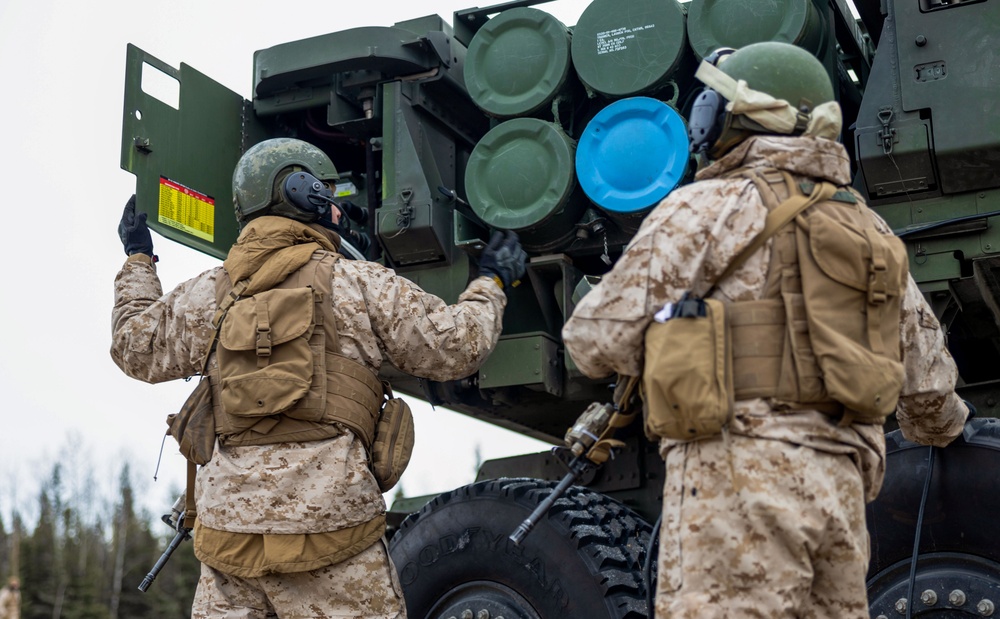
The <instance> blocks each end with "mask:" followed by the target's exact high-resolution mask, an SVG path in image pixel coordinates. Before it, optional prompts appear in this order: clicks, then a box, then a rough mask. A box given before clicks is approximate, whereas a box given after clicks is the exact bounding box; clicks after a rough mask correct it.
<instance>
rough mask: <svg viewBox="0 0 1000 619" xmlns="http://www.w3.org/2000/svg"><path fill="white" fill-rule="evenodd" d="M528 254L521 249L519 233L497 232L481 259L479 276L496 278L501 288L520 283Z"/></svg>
mask: <svg viewBox="0 0 1000 619" xmlns="http://www.w3.org/2000/svg"><path fill="white" fill-rule="evenodd" d="M527 260H528V254H526V253H525V252H524V250H523V249H521V243H520V242H519V241H518V240H517V233H516V232H511V231H509V230H508V231H506V232H501V231H500V230H497V231H495V232H494V233H493V236H492V237H491V238H490V243H489V245H487V246H486V249H484V250H483V253H482V255H481V256H480V257H479V275H481V276H482V275H485V276H486V277H492V278H494V279H495V280H496V281H497V283H498V284H500V287H501V288H506V287H507V286H510V285H511V284H513V283H515V282H517V281H519V279H520V277H521V276H522V275H524V263H525V262H526V261H527Z"/></svg>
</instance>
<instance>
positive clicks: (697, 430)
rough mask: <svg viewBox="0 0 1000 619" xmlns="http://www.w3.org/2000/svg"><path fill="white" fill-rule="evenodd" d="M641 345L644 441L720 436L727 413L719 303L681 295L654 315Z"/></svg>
mask: <svg viewBox="0 0 1000 619" xmlns="http://www.w3.org/2000/svg"><path fill="white" fill-rule="evenodd" d="M645 340H646V342H645V344H646V353H645V370H644V371H643V376H642V382H643V397H644V400H645V411H644V412H645V430H646V436H647V437H649V438H650V439H651V440H656V439H659V438H670V439H677V440H696V439H701V438H707V437H710V436H713V435H715V434H718V433H719V432H721V431H722V428H723V426H725V425H726V424H727V423H728V422H729V420H730V417H731V416H732V412H733V378H732V355H731V353H730V348H729V337H728V333H727V325H726V312H725V306H724V305H723V303H722V302H721V301H717V300H715V299H697V298H691V297H690V295H689V294H688V293H685V295H684V297H683V298H682V299H681V300H680V301H679V302H678V303H676V304H668V305H667V306H666V307H664V308H663V310H661V311H660V312H658V313H657V314H656V316H655V317H654V320H653V322H652V323H651V324H650V326H649V328H648V329H647V330H646V336H645Z"/></svg>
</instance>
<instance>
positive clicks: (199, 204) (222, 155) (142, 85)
mask: <svg viewBox="0 0 1000 619" xmlns="http://www.w3.org/2000/svg"><path fill="white" fill-rule="evenodd" d="M265 137H266V135H264V132H263V129H262V128H261V126H260V122H259V121H258V120H257V119H256V117H255V116H254V115H253V113H252V111H251V103H250V101H247V100H246V99H244V98H243V97H241V96H240V95H238V94H236V93H235V92H233V91H231V90H229V89H228V88H226V87H225V86H223V85H221V84H219V83H218V82H216V81H214V80H212V79H210V78H209V77H207V76H205V75H204V74H202V73H200V72H198V71H197V70H195V69H193V68H191V67H189V66H187V65H186V64H183V63H181V65H180V69H179V70H178V69H174V68H173V67H170V66H168V65H167V64H165V63H163V62H161V61H160V60H158V59H156V58H154V57H153V56H150V55H149V54H147V53H146V52H144V51H143V50H141V49H139V48H138V47H135V46H134V45H129V46H128V52H127V60H126V68H125V108H124V111H123V114H122V148H121V166H122V169H124V170H127V171H128V172H131V173H132V174H135V177H136V209H137V210H138V211H139V212H143V213H146V214H147V215H148V220H147V221H148V222H149V226H150V228H152V229H153V230H155V231H156V232H158V233H159V234H161V235H163V236H165V237H167V238H169V239H171V240H174V241H177V242H178V243H181V244H183V245H186V246H188V247H193V248H195V249H198V250H199V251H202V252H205V253H207V254H209V255H212V256H216V257H218V258H224V257H225V255H226V253H227V252H228V251H229V247H230V246H231V245H232V244H233V242H234V241H235V240H236V235H237V228H236V219H235V218H234V217H233V209H232V204H233V201H232V186H231V183H232V174H233V168H234V167H235V165H236V162H237V160H238V159H239V158H240V155H241V154H242V153H243V151H244V150H246V149H247V148H249V147H250V146H252V145H253V144H255V143H257V142H259V141H261V140H263V139H264V138H265Z"/></svg>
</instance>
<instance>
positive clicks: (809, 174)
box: [563, 136, 967, 500]
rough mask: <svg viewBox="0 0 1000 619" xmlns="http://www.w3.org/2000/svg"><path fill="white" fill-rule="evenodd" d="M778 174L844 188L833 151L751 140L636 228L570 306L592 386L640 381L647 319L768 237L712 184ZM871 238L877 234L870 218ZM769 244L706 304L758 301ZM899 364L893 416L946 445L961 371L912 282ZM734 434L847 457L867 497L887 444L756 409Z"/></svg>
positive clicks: (819, 143) (754, 403) (754, 196)
mask: <svg viewBox="0 0 1000 619" xmlns="http://www.w3.org/2000/svg"><path fill="white" fill-rule="evenodd" d="M743 166H750V167H753V166H760V167H770V168H778V169H781V170H786V171H788V172H790V173H791V174H792V175H794V176H798V177H806V178H808V179H821V180H828V181H830V182H832V183H834V184H836V185H848V184H849V183H850V180H851V179H850V164H849V159H848V156H847V153H846V151H845V150H844V148H843V146H842V145H840V144H839V143H836V142H833V141H830V140H825V139H822V138H813V137H779V136H756V137H753V138H751V139H748V140H746V141H744V142H743V143H741V144H740V145H739V146H737V147H736V148H735V149H733V150H732V151H731V152H729V153H728V154H726V155H725V156H724V157H723V158H721V159H720V160H718V161H716V162H714V163H713V164H712V165H711V166H709V167H707V168H705V169H703V170H701V171H700V172H699V173H698V175H697V177H696V180H698V181H699V182H696V183H692V184H690V185H686V186H683V187H680V188H678V189H676V190H674V191H673V192H672V193H671V194H670V195H669V196H668V197H667V198H666V199H665V200H664V201H663V202H661V203H660V205H659V206H657V207H656V208H655V209H654V210H653V211H652V212H651V213H650V214H649V215H648V216H647V217H646V219H645V220H644V221H643V224H642V226H641V228H640V230H639V231H638V233H637V234H636V235H635V237H634V238H633V239H632V241H631V243H630V244H629V246H628V248H627V249H626V251H625V253H624V254H623V255H622V256H621V258H620V259H619V260H618V261H617V263H616V264H615V266H614V268H613V269H612V270H611V272H610V273H608V274H607V275H606V276H605V277H604V278H603V279H602V281H601V283H600V284H598V285H597V286H596V287H595V288H594V289H593V290H592V291H591V292H590V293H589V294H587V295H586V296H585V297H584V298H583V299H582V300H581V302H580V303H579V305H577V307H576V310H575V311H574V313H573V316H572V318H571V319H570V320H569V321H568V322H567V323H566V326H565V328H564V329H563V339H564V341H565V343H566V348H567V350H568V351H569V353H570V354H571V356H572V357H573V360H574V361H575V362H576V364H577V365H578V366H579V368H580V370H581V371H582V372H583V373H584V374H586V375H588V376H591V377H595V378H596V377H603V376H607V375H609V374H611V373H614V372H618V373H621V374H625V375H633V376H635V375H640V374H641V371H642V363H643V336H644V333H645V330H646V327H647V326H648V325H649V323H650V321H651V320H652V316H653V314H654V313H655V312H656V311H657V310H659V309H660V308H662V307H663V305H664V304H665V303H667V302H673V301H677V300H678V299H679V298H680V297H681V295H682V294H683V293H684V292H685V291H687V290H689V289H693V290H694V291H695V293H697V294H702V293H704V292H705V291H706V290H707V289H708V288H709V287H710V285H711V283H712V282H714V280H715V278H717V277H718V276H719V275H720V274H721V273H722V272H723V271H724V270H725V269H726V267H727V266H728V265H729V263H730V262H731V261H732V260H733V259H734V258H735V257H736V256H737V255H738V254H739V252H740V251H741V250H742V249H743V248H744V247H745V246H746V245H747V244H749V242H750V241H751V239H753V237H754V236H756V235H757V234H758V233H759V232H760V231H761V230H762V229H763V227H764V220H765V218H766V216H767V209H766V207H765V206H764V204H763V202H762V201H761V198H760V196H759V194H758V192H757V190H756V188H755V186H754V184H753V182H752V181H750V180H749V179H744V178H726V179H722V178H718V177H720V176H721V175H723V174H725V173H726V172H728V171H730V170H733V169H736V168H739V167H743ZM872 217H874V218H875V219H876V221H877V224H878V225H879V227H880V228H881V229H882V230H884V231H888V230H889V229H888V227H887V226H886V224H885V222H883V221H882V220H881V219H879V218H878V217H877V216H876V215H875V214H874V213H872ZM770 248H771V241H770V240H768V241H767V243H766V244H765V246H764V247H763V248H761V249H760V250H758V251H757V252H755V253H754V254H753V255H751V256H750V257H749V258H748V259H747V260H746V261H745V262H744V263H743V264H742V265H741V266H740V267H739V268H738V269H736V271H735V273H734V274H733V275H731V276H730V277H728V278H727V279H726V280H725V281H723V282H721V283H720V284H719V285H718V287H717V288H716V289H715V290H714V291H713V292H712V294H711V296H712V297H713V298H716V299H720V300H723V301H748V300H754V299H758V298H760V297H761V295H762V293H763V287H764V283H765V280H766V277H767V268H768V262H769V256H770ZM900 340H901V344H900V345H901V348H902V360H903V364H904V367H905V372H906V379H905V382H904V384H903V389H902V394H901V396H900V399H899V405H898V409H897V415H898V419H899V423H900V427H901V429H902V430H903V434H904V435H905V436H906V437H907V438H909V439H911V440H919V441H921V442H925V443H929V444H935V445H945V444H947V443H948V442H950V440H951V439H953V438H954V437H955V436H957V435H958V434H959V433H960V432H961V430H962V427H963V424H964V421H965V417H966V412H967V411H966V408H965V406H964V404H962V402H961V400H960V399H959V398H958V396H957V395H955V393H954V391H953V389H954V385H955V380H956V377H957V370H956V367H955V364H954V361H953V360H952V358H951V355H950V354H949V353H948V351H947V349H946V348H945V343H944V337H943V334H942V332H941V330H940V328H939V325H938V322H937V320H936V319H935V317H934V314H933V312H932V310H931V309H930V307H929V306H928V305H927V303H926V302H925V300H924V299H923V297H922V295H921V293H920V291H919V290H918V288H917V286H916V283H915V282H914V281H913V279H912V278H910V280H909V284H908V286H907V289H906V293H905V297H904V299H903V303H902V316H901V321H900ZM730 431H731V432H732V433H734V434H740V435H745V436H750V437H760V438H771V439H778V440H784V441H787V442H790V443H793V444H799V445H806V446H809V447H812V448H814V449H818V450H821V451H826V452H829V453H834V454H847V455H850V456H851V457H852V458H853V459H854V461H855V464H856V465H857V466H858V468H859V470H860V471H861V472H862V475H863V477H864V481H865V496H866V498H867V499H868V500H872V499H874V497H875V496H876V495H877V494H878V490H879V488H880V487H881V483H882V477H883V473H884V462H885V442H884V439H883V436H882V428H881V426H878V425H868V426H865V425H860V424H854V425H852V426H850V427H846V428H843V427H838V426H836V425H834V424H831V423H830V421H829V418H827V417H825V416H824V415H822V414H821V413H818V412H811V411H804V412H798V413H794V414H775V413H773V412H772V411H771V410H770V408H769V406H768V404H767V402H766V401H765V400H762V399H755V400H744V401H740V402H737V404H736V410H735V416H734V420H733V422H732V424H731V426H730Z"/></svg>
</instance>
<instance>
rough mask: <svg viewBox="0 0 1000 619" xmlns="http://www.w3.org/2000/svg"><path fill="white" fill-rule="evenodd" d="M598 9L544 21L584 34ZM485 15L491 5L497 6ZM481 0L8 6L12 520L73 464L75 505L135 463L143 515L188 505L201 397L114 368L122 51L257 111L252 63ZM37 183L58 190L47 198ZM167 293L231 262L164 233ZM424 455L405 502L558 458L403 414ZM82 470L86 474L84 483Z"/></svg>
mask: <svg viewBox="0 0 1000 619" xmlns="http://www.w3.org/2000/svg"><path fill="white" fill-rule="evenodd" d="M588 3H589V2H588V0H554V1H552V2H549V3H545V4H540V5H538V7H537V8H541V9H543V10H545V11H547V12H549V13H551V14H552V15H554V16H555V17H557V18H559V19H560V20H561V21H563V22H564V23H565V24H566V25H568V26H569V25H573V24H575V23H576V20H577V19H578V18H579V16H580V14H581V13H582V12H583V10H584V9H585V8H586V6H587V4H588ZM484 4H485V5H486V6H488V5H490V4H492V2H488V3H484ZM470 6H476V4H475V2H474V1H472V0H365V1H364V2H344V1H343V0H338V1H331V0H324V1H316V0H300V1H298V2H294V3H288V4H284V3H275V2H261V1H259V0H244V1H241V2H232V1H229V0H139V1H130V2H126V1H123V0H96V1H95V2H77V1H71V0H34V1H33V2H30V3H29V2H27V1H26V0H0V66H2V67H3V70H4V76H5V79H4V83H3V84H2V85H0V93H2V96H0V118H2V119H3V123H4V128H3V129H2V133H3V136H4V140H3V142H4V148H3V150H2V151H0V152H2V153H3V154H2V159H3V161H2V165H0V188H3V190H6V191H9V192H10V193H8V194H7V196H6V198H4V199H3V203H4V205H5V206H4V209H3V211H2V213H3V214H2V219H0V221H2V222H3V235H4V236H5V239H4V240H3V241H2V242H0V262H2V264H3V273H4V274H3V276H2V278H0V281H2V282H3V287H2V292H0V332H2V334H3V335H2V336H0V342H2V343H0V421H2V425H0V516H2V517H3V520H4V522H5V523H9V522H10V520H9V514H10V510H11V509H12V507H14V506H17V507H18V508H19V509H21V510H22V513H24V514H25V515H27V516H28V517H30V516H31V510H32V509H33V508H34V506H36V505H37V495H38V491H39V485H38V484H39V481H40V480H42V479H44V478H46V477H47V476H48V474H49V472H50V471H51V469H52V463H53V462H56V461H59V462H64V463H68V464H69V465H70V466H68V467H67V469H68V470H66V471H64V475H65V480H66V481H65V483H66V486H67V487H68V488H69V490H70V491H72V492H87V491H88V490H94V489H104V490H105V491H106V492H109V493H113V490H114V488H116V487H117V480H118V471H119V468H120V466H121V463H122V462H123V461H124V462H128V463H129V464H130V467H131V468H132V473H133V476H132V478H133V480H134V483H135V484H136V485H137V487H136V490H137V494H138V498H139V500H140V502H141V504H142V505H144V506H145V507H147V508H148V509H150V510H152V511H153V513H162V511H164V510H166V509H167V508H169V505H170V503H172V502H173V498H174V497H175V496H176V494H175V493H176V492H179V491H180V489H182V488H183V483H184V482H183V479H184V472H185V461H184V459H183V458H182V457H181V456H180V455H179V454H178V453H177V450H176V446H175V444H173V443H172V439H168V442H167V443H166V444H165V445H164V449H163V456H162V461H161V463H160V466H159V473H158V475H157V479H156V481H154V473H155V472H156V467H157V459H158V454H159V452H160V447H161V442H162V439H163V436H164V432H165V430H166V424H165V421H164V420H165V418H166V416H167V414H169V413H172V412H175V411H176V410H177V409H178V408H179V407H180V405H181V403H182V402H183V401H184V399H185V398H186V397H187V395H188V393H189V392H190V391H191V389H192V388H193V386H194V383H193V382H192V383H185V382H184V381H174V382H172V383H164V384H160V385H148V384H145V383H142V382H139V381H136V380H133V379H130V378H128V377H127V376H125V375H124V374H123V373H122V372H121V371H120V370H119V369H118V367H117V366H115V365H114V363H113V362H112V360H111V357H110V354H109V352H108V351H109V347H110V344H111V328H110V324H111V322H110V321H111V308H112V304H113V280H114V277H115V274H116V273H117V271H118V269H119V268H120V267H121V264H122V262H123V261H124V258H125V254H124V252H123V250H122V246H121V243H120V241H119V239H118V235H117V232H116V229H117V226H118V222H119V219H120V217H121V211H122V207H123V206H124V204H125V201H126V200H127V199H128V197H129V196H130V195H131V194H132V193H133V191H134V188H135V177H134V176H132V175H131V174H130V173H128V172H126V171H124V170H122V169H121V167H120V139H121V128H122V110H123V92H124V75H125V51H126V45H127V44H128V43H133V44H135V45H137V46H138V47H140V48H142V49H143V50H145V51H146V52H148V53H149V54H152V55H153V56H155V57H157V58H159V59H160V60H161V61H163V62H165V63H167V64H168V65H170V66H172V67H175V68H178V67H179V66H180V63H181V62H184V63H186V64H188V65H190V66H192V67H194V68H196V69H198V70H199V71H201V72H202V73H204V74H206V75H208V76H209V77H211V78H213V79H215V80H216V81H218V82H220V83H221V84H223V85H225V86H227V87H228V88H230V89H232V90H233V91H235V92H237V93H239V94H241V95H242V96H243V97H244V98H249V97H250V91H251V87H252V73H253V52H254V51H255V50H258V49H264V48H267V47H270V46H273V45H277V44H280V43H285V42H288V41H294V40H298V39H303V38H307V37H311V36H316V35H320V34H325V33H328V32H334V31H339V30H344V29H347V28H353V27H358V26H389V25H392V24H393V23H394V22H397V21H402V20H406V19H412V18H416V17H421V16H424V15H430V14H435V13H436V14H438V15H441V16H442V17H444V18H445V20H447V21H448V22H449V23H450V22H451V21H452V16H453V12H454V11H455V10H460V9H464V8H468V7H470ZM36 178H40V179H43V180H45V179H48V180H46V181H45V182H47V183H49V182H51V183H52V185H51V186H41V185H36V184H35V180H36ZM153 237H154V246H155V251H156V253H157V254H158V255H159V257H160V263H159V265H158V272H159V275H160V278H161V281H162V282H163V286H164V289H165V290H169V289H170V288H172V287H173V286H175V285H177V284H179V283H180V282H182V281H184V280H186V279H188V278H189V277H193V276H194V275H196V274H198V273H199V272H201V271H203V270H205V269H208V268H211V267H214V266H216V265H217V264H218V261H217V260H216V259H214V258H211V257H208V256H206V255H203V254H200V253H198V252H196V251H195V250H192V249H188V248H185V247H183V246H181V245H179V244H176V243H174V242H171V241H169V240H167V239H164V238H163V237H160V236H158V235H156V234H155V233H154V235H153ZM407 399H408V401H409V402H410V405H411V408H412V409H413V412H414V417H415V424H416V435H417V444H416V447H415V451H414V455H413V458H412V460H411V463H410V466H409V468H408V470H407V471H406V473H405V474H404V476H403V478H402V480H401V485H402V487H403V490H404V492H405V493H406V495H407V496H418V495H424V494H434V493H438V492H443V491H446V490H450V489H452V488H455V487H458V486H461V485H464V484H467V483H471V482H472V481H473V480H474V477H475V463H476V460H477V457H478V458H481V459H483V460H486V459H491V458H496V457H504V456H509V455H515V454H521V453H530V452H537V451H544V450H546V449H548V447H549V446H548V445H547V444H545V443H542V442H539V441H536V440H533V439H529V438H526V437H522V436H520V435H518V434H516V433H513V432H509V431H507V430H502V429H499V428H495V427H494V426H491V425H488V424H485V423H483V422H479V421H476V420H474V419H471V418H469V417H466V416H464V415H461V414H459V413H455V412H451V411H448V410H445V409H442V408H440V407H438V408H437V409H436V410H431V407H430V406H429V405H427V404H426V403H424V402H421V401H419V400H415V399H413V398H407ZM74 463H75V464H77V465H79V466H74Z"/></svg>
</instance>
